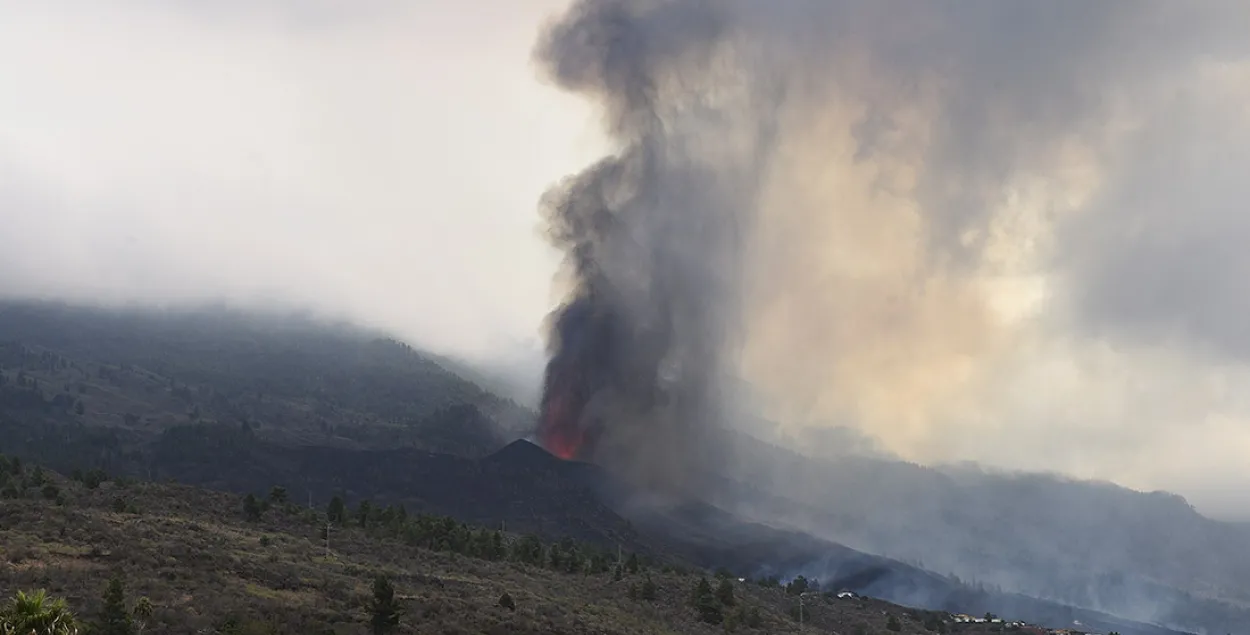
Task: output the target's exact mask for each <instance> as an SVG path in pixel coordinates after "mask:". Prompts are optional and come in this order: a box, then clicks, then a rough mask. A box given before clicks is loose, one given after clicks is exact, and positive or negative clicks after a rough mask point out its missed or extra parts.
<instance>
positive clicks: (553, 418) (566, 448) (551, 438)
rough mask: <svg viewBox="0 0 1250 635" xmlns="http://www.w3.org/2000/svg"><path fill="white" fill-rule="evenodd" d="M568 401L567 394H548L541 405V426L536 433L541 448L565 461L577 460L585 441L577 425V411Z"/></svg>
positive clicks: (569, 399)
mask: <svg viewBox="0 0 1250 635" xmlns="http://www.w3.org/2000/svg"><path fill="white" fill-rule="evenodd" d="M570 401H572V399H571V397H570V395H569V394H568V393H567V392H554V393H549V394H548V395H547V396H546V399H545V400H544V403H543V413H542V425H541V426H540V427H539V431H538V432H539V439H540V441H541V442H542V445H543V447H545V448H546V449H547V451H548V452H551V453H552V454H554V455H556V456H558V457H560V458H562V459H564V460H566V461H567V460H572V459H575V458H577V456H578V453H579V452H580V451H581V449H582V446H583V442H584V441H585V437H584V434H583V432H582V430H581V428H580V427H579V426H578V425H577V418H578V413H577V409H576V408H573V407H572V406H571V404H570Z"/></svg>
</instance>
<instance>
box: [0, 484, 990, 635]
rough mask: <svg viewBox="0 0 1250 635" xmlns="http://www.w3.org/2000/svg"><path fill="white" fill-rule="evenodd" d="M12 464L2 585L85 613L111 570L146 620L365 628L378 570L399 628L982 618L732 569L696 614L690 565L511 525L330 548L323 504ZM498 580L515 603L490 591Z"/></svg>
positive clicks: (376, 530) (669, 627)
mask: <svg viewBox="0 0 1250 635" xmlns="http://www.w3.org/2000/svg"><path fill="white" fill-rule="evenodd" d="M10 468H11V465H10V464H9V463H8V462H5V464H4V466H3V470H2V471H3V473H4V478H5V480H6V482H7V483H8V485H6V486H5V487H6V491H7V492H8V496H6V498H5V499H3V500H0V528H2V529H3V531H4V535H5V540H4V543H3V546H2V547H0V549H2V554H0V555H2V556H3V558H2V562H0V592H2V593H3V594H4V595H6V596H7V595H10V594H11V593H12V592H14V591H15V590H17V589H34V588H45V589H47V590H48V591H49V592H50V593H51V594H52V595H54V596H57V597H63V598H65V599H67V600H68V601H69V603H70V605H71V607H72V608H73V609H74V610H76V611H77V612H78V613H79V615H80V617H82V618H85V619H88V620H90V619H92V618H94V617H95V616H96V615H97V614H98V612H99V611H100V608H101V600H100V597H101V595H102V592H103V590H104V588H105V586H106V583H107V581H108V580H109V578H111V577H113V576H120V577H121V578H122V579H123V580H124V582H125V586H126V589H127V591H128V593H129V596H130V598H131V600H132V602H133V600H134V599H136V598H138V597H139V596H143V597H147V598H148V599H149V600H150V601H151V603H152V605H153V607H154V610H153V612H152V616H151V617H150V618H149V619H148V620H147V624H146V626H147V628H148V629H149V630H150V631H151V632H158V633H170V634H181V633H205V632H208V633H255V634H260V633H301V634H303V633H314V634H321V633H362V632H365V620H366V619H367V614H366V612H365V609H364V608H363V607H365V606H366V604H367V601H368V598H369V595H370V583H371V582H372V580H373V579H374V577H375V576H376V575H378V574H383V575H386V576H387V577H388V578H389V579H390V580H391V582H392V584H393V585H394V588H395V590H396V594H397V597H398V598H399V601H400V604H401V608H402V610H403V618H402V619H401V622H400V626H399V629H398V630H397V631H396V632H398V633H440V634H446V633H500V634H502V633H518V634H524V633H534V634H538V633H543V634H567V635H576V634H580V633H601V634H616V633H619V634H627V633H629V634H635V633H636V634H642V633H648V634H651V633H691V634H696V633H722V632H724V631H725V630H726V629H728V630H732V631H737V632H742V633H798V632H810V627H814V628H816V629H819V630H820V631H822V632H830V631H832V632H839V633H858V634H861V635H875V634H885V633H900V634H902V635H919V634H920V633H927V632H931V631H929V630H926V626H928V628H929V629H933V630H935V631H936V630H940V631H946V630H948V629H956V628H958V629H959V632H967V633H969V634H970V635H972V634H975V633H981V632H988V625H985V626H978V625H957V624H954V623H953V622H952V621H951V618H950V616H949V615H943V614H938V613H925V612H919V611H914V610H909V609H905V608H903V607H898V606H894V605H889V604H886V603H884V602H880V601H875V600H869V599H860V598H837V597H836V596H834V594H832V593H826V594H823V595H821V594H816V593H813V594H811V595H809V596H808V597H807V598H805V599H804V604H805V608H804V614H803V619H804V622H805V623H806V624H807V625H808V627H809V629H801V628H800V627H799V624H798V623H797V622H796V619H795V618H796V617H797V612H796V611H797V608H798V597H797V596H795V595H793V594H790V593H787V591H786V590H784V589H781V588H777V587H764V586H760V585H758V584H754V583H739V582H737V581H729V582H728V584H729V586H730V587H731V588H732V593H733V604H732V605H726V604H725V603H724V602H721V601H719V600H718V601H716V602H713V603H712V608H713V609H714V610H711V609H706V607H705V610H709V612H710V613H711V615H708V618H707V619H708V620H710V621H704V620H703V619H701V617H700V616H701V615H702V613H700V610H699V609H697V608H696V607H695V606H693V605H692V600H691V598H692V592H693V591H694V589H695V588H696V584H697V582H698V579H699V577H700V575H699V574H697V573H692V572H684V571H680V570H674V569H672V568H661V567H658V566H654V565H652V566H648V565H646V564H642V565H640V568H639V570H637V571H636V572H631V571H630V568H629V567H627V566H623V567H622V571H621V575H620V579H617V576H616V572H615V564H613V563H612V562H611V561H607V562H605V563H604V564H602V565H598V564H592V563H595V562H597V560H595V557H588V558H587V559H586V560H585V561H584V562H583V561H582V560H578V562H579V563H582V564H578V565H576V566H574V565H561V567H560V570H553V569H552V567H551V566H550V565H549V564H548V562H547V559H548V557H549V556H547V555H546V554H548V553H550V552H551V551H552V549H551V545H545V546H543V548H542V550H541V551H539V552H538V555H539V561H540V562H542V563H543V564H532V563H527V562H523V561H522V560H523V559H524V557H523V556H520V555H518V554H520V553H522V552H523V549H521V548H519V547H518V545H521V544H525V543H524V541H523V540H522V539H521V538H519V537H517V536H514V535H504V536H503V537H504V540H503V542H502V543H501V544H502V545H503V548H502V549H500V550H499V551H496V552H491V551H490V550H489V549H487V550H482V551H478V552H474V551H472V549H471V548H465V549H464V550H463V551H462V552H460V553H457V552H456V550H455V549H456V548H453V547H445V548H441V549H431V548H429V547H427V546H423V539H422V538H420V537H419V536H420V535H421V534H420V533H419V532H418V531H417V529H416V528H418V527H421V526H427V527H428V526H438V523H437V522H430V521H427V520H423V519H420V518H410V519H409V520H406V521H397V520H395V517H394V516H388V514H389V513H390V512H389V511H388V510H385V509H383V508H381V507H380V506H379V507H377V508H375V514H374V515H371V516H368V519H369V520H368V522H367V523H366V525H365V526H364V527H361V526H359V523H357V522H355V520H354V517H353V521H352V522H350V523H348V524H347V526H334V527H332V529H331V532H330V540H329V552H328V555H327V549H326V541H325V540H324V534H323V533H321V529H320V528H321V527H322V526H323V525H322V522H323V515H322V514H321V513H320V512H319V511H311V510H307V509H304V508H303V507H302V506H299V505H293V504H289V503H281V502H277V503H274V504H272V505H271V506H270V508H269V509H267V510H265V511H262V512H259V518H256V519H254V520H249V519H248V518H247V517H246V514H245V511H244V510H245V508H246V506H245V504H244V501H243V500H242V499H241V498H240V497H239V496H235V495H230V494H225V493H220V492H211V491H206V490H202V489H198V488H194V487H187V486H180V485H172V484H156V483H140V482H130V481H104V482H103V483H100V484H98V485H95V484H94V483H91V485H92V486H91V487H89V485H88V484H85V483H83V482H79V481H74V480H69V479H66V478H64V477H62V476H60V475H57V474H55V473H52V472H49V471H36V470H34V469H32V468H31V467H30V466H29V465H26V466H23V467H19V468H17V470H11V469H10ZM384 518H389V520H384ZM452 526H453V527H454V525H452ZM404 528H407V529H404ZM453 535H454V533H453ZM466 535H470V534H466ZM583 550H584V551H583V553H585V554H588V556H589V554H592V553H593V552H591V551H589V550H585V548H583ZM574 552H575V550H573V549H570V548H568V547H566V548H565V549H564V550H563V551H562V553H564V554H572V553H574ZM567 557H572V556H567ZM567 557H566V562H570V561H568V560H567ZM570 567H572V568H573V569H575V570H574V571H571V572H570V571H569V569H570ZM647 580H651V581H652V582H653V583H654V584H655V588H654V591H653V599H648V598H647V597H644V596H648V595H652V592H651V591H647V592H644V591H643V589H644V588H645V586H646V581H647ZM713 582H715V580H713ZM505 593H506V594H508V595H509V596H510V597H511V598H512V599H513V600H514V602H515V610H510V609H506V608H503V607H501V606H500V605H499V600H500V598H501V596H502V595H503V594H505ZM713 622H714V623H713ZM892 627H893V628H892Z"/></svg>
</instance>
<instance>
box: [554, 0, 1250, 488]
mask: <svg viewBox="0 0 1250 635" xmlns="http://www.w3.org/2000/svg"><path fill="white" fill-rule="evenodd" d="M1247 27H1250V9H1248V8H1247V7H1246V6H1245V5H1244V4H1242V3H1237V2H1231V1H1229V2H1205V3H1202V4H1185V5H1181V4H1177V3H1169V2H1162V1H1158V2H1154V1H1151V2H1127V1H1111V2H1100V3H1002V2H992V1H973V2H963V1H961V2H955V1H939V2H928V1H925V2H920V1H909V0H887V1H883V2H824V1H819V2H818V1H815V0H810V1H802V0H796V1H794V2H787V3H782V4H776V3H757V2H746V1H745V0H743V1H732V0H731V1H726V2H705V1H701V0H667V1H662V0H637V1H629V0H584V1H582V2H578V3H576V4H575V5H574V6H573V7H572V8H571V9H570V10H569V12H568V13H567V14H566V15H565V16H564V17H563V18H562V19H561V20H559V21H558V22H556V23H555V24H554V25H553V26H552V27H551V28H550V29H549V30H548V31H547V32H546V33H545V34H544V36H543V38H542V41H541V44H540V45H539V47H538V54H537V57H538V60H539V62H540V65H541V67H542V69H543V71H544V72H545V74H546V75H547V76H548V77H549V78H551V79H553V80H554V81H555V83H557V84H558V85H559V86H561V87H563V88H565V89H566V90H570V91H573V92H576V93H578V94H580V95H582V96H584V97H586V98H587V99H589V100H591V101H592V102H593V103H594V104H596V105H597V106H598V107H599V108H600V110H601V112H602V114H603V122H604V126H605V129H606V130H607V131H608V132H609V133H610V134H611V136H612V138H613V139H614V141H615V143H616V149H615V151H614V153H613V154H612V156H610V157H609V158H607V159H605V160H604V161H603V162H601V163H599V164H596V165H594V166H592V167H591V168H589V169H588V170H587V171H585V172H583V173H582V174H580V175H578V176H575V177H571V178H570V179H569V180H567V181H565V182H562V183H561V184H560V185H558V186H557V187H555V188H554V189H553V190H552V192H551V193H549V194H548V196H547V197H546V199H545V200H544V204H543V209H544V211H545V214H546V218H547V219H548V221H549V223H550V228H551V235H552V237H553V239H554V242H555V244H556V245H557V246H559V247H560V248H561V249H562V250H564V252H565V254H566V258H567V262H566V265H567V269H568V280H569V281H570V287H571V289H572V290H571V292H570V294H569V296H568V300H567V302H566V303H565V304H564V305H563V307H562V308H561V309H560V310H559V311H557V314H556V315H555V316H554V318H553V322H552V324H553V327H552V336H551V348H552V358H551V363H550V365H549V367H548V376H547V388H546V393H545V394H546V400H547V401H546V402H545V404H546V405H545V412H546V416H547V420H546V422H545V424H544V426H545V428H544V429H545V430H546V431H547V432H548V434H550V435H553V436H552V438H560V439H563V438H565V437H568V438H571V439H574V441H573V445H576V446H577V447H578V448H579V449H578V450H576V453H579V454H581V453H588V454H595V453H596V448H599V449H600V450H602V449H603V448H605V447H612V448H614V449H613V450H612V451H611V452H610V454H611V455H613V456H616V457H625V458H624V459H622V460H625V461H628V462H631V463H633V462H637V461H643V462H644V463H647V464H648V466H649V468H655V466H656V465H662V466H671V465H680V464H682V463H683V462H684V461H687V460H690V459H689V458H688V455H691V454H696V453H697V452H696V450H697V449H698V448H699V447H700V446H699V445H698V444H695V443H692V442H688V441H687V440H686V439H687V437H692V436H693V437H698V436H699V434H703V433H706V432H707V431H708V430H710V429H714V428H716V427H717V421H718V419H720V418H723V417H726V416H729V415H731V414H733V413H726V412H724V411H723V408H724V406H725V404H726V403H728V401H727V399H726V398H725V395H723V394H718V388H719V387H720V386H722V385H723V384H722V382H723V380H724V379H725V378H726V377H729V376H736V377H741V378H745V379H746V380H748V381H749V382H750V384H751V385H752V386H754V387H755V388H756V389H757V390H758V391H759V392H760V393H761V395H762V397H761V398H760V399H759V400H758V401H757V402H756V403H755V404H754V405H755V406H756V407H757V408H759V409H761V410H763V411H765V412H766V413H767V414H769V415H771V416H773V417H775V418H776V419H778V420H779V421H782V422H784V424H785V425H788V426H790V427H791V428H792V429H796V430H797V429H798V428H802V427H804V426H809V427H810V426H813V425H828V424H833V425H840V426H849V427H853V428H857V429H859V430H861V431H863V432H865V433H867V434H870V435H872V436H874V437H876V438H879V439H880V440H881V441H882V442H883V443H884V444H885V445H886V446H887V447H889V448H890V449H891V450H894V451H896V452H898V453H900V454H901V455H903V456H905V457H907V458H912V459H918V460H941V459H947V460H950V459H981V460H986V459H989V460H990V461H991V462H995V463H999V464H1008V465H1011V466H1013V467H1025V468H1032V469H1039V468H1044V469H1057V470H1062V471H1067V472H1069V473H1073V474H1076V475H1079V476H1090V475H1105V474H1107V473H1108V471H1114V472H1115V473H1117V476H1118V477H1120V478H1122V480H1124V481H1126V482H1128V483H1129V484H1130V485H1137V486H1141V487H1151V486H1156V485H1157V484H1158V481H1157V479H1155V475H1157V474H1159V473H1161V472H1168V471H1174V473H1179V472H1182V471H1184V470H1185V469H1186V468H1185V467H1184V465H1186V464H1189V463H1190V462H1191V461H1192V460H1193V459H1194V456H1195V455H1191V454H1187V453H1185V454H1182V453H1177V454H1176V455H1175V456H1171V457H1164V458H1162V459H1160V457H1158V456H1157V455H1156V456H1150V454H1151V453H1149V452H1147V451H1145V448H1147V447H1161V445H1160V444H1164V443H1166V442H1167V441H1166V439H1167V438H1169V437H1172V436H1174V435H1176V434H1182V432H1181V430H1182V429H1183V428H1181V427H1179V425H1178V422H1180V421H1183V420H1186V419H1188V420H1189V421H1191V422H1192V426H1208V427H1209V430H1208V432H1209V433H1210V434H1211V435H1216V434H1217V433H1216V432H1215V428H1216V427H1218V428H1219V431H1218V438H1219V439H1221V441H1222V442H1223V443H1226V444H1228V446H1227V447H1229V448H1230V449H1228V450H1226V451H1224V452H1221V454H1224V453H1227V452H1240V451H1244V450H1247V449H1250V425H1247V424H1246V422H1247V421H1250V409H1247V408H1246V406H1245V404H1242V403H1240V400H1239V399H1236V398H1234V397H1232V392H1230V391H1235V388H1234V387H1243V388H1244V387H1246V386H1247V384H1246V383H1245V382H1246V373H1245V362H1246V361H1247V360H1246V359H1245V355H1244V352H1245V351H1248V350H1250V346H1248V345H1247V342H1250V338H1246V337H1245V333H1246V331H1245V329H1243V328H1240V327H1239V325H1238V322H1239V316H1240V314H1241V313H1244V311H1241V310H1240V309H1242V308H1244V307H1242V306H1241V300H1239V299H1238V298H1239V297H1240V295H1241V294H1238V293H1236V292H1235V291H1234V289H1235V288H1236V284H1237V282H1236V281H1237V280H1238V279H1240V276H1244V274H1245V273H1247V271H1250V261H1246V258H1245V257H1243V256H1241V255H1240V254H1242V253H1244V250H1242V249H1241V248H1240V247H1239V245H1238V243H1239V238H1236V237H1239V236H1244V235H1245V232H1246V231H1247V229H1248V228H1246V227H1245V226H1244V225H1245V221H1244V219H1243V218H1242V217H1243V216H1244V214H1238V213H1236V212H1235V211H1234V210H1237V209H1240V207H1241V206H1242V205H1243V203H1242V201H1244V200H1246V198H1247V197H1246V194H1250V192H1247V189H1248V188H1247V186H1246V185H1245V184H1244V179H1240V178H1238V176H1237V175H1240V174H1244V172H1245V169H1246V168H1247V167H1248V164H1247V160H1248V159H1250V157H1248V156H1247V148H1250V134H1248V133H1247V130H1248V126H1250V117H1247V115H1246V112H1247V109H1246V108H1245V104H1246V103H1247V96H1248V95H1250V93H1248V92H1247V90H1248V89H1247V86H1250V43H1248V42H1247V41H1246V40H1245V38H1244V37H1243V34H1244V33H1245V32H1246V29H1247ZM1204 422H1206V423H1204ZM1191 430H1192V428H1191ZM696 432H697V433H698V434H696ZM587 435H590V436H587ZM594 435H603V436H604V437H610V438H611V439H612V440H611V443H610V444H609V443H608V442H607V441H603V442H602V443H588V442H587V439H589V438H592V437H594ZM1203 438H1216V436H1209V437H1208V436H1205V435H1204V436H1203ZM1010 441H1014V443H1012V442H1010ZM557 443H563V441H559V442H557ZM579 444H580V445H579ZM1123 444H1130V445H1135V446H1137V447H1140V448H1142V451H1141V452H1137V453H1135V452H1118V453H1116V454H1115V456H1114V457H1109V456H1108V452H1109V451H1110V449H1111V448H1113V447H1117V446H1122V445H1123ZM1052 446H1053V447H1052ZM1039 448H1046V451H1039ZM1232 448H1240V449H1238V450H1234V449H1232ZM1230 456H1231V455H1230ZM643 457H645V459H644V458H643ZM1151 461H1154V462H1155V463H1153V464H1152V465H1157V467H1158V470H1160V471H1152V470H1151V469H1148V468H1147V463H1149V462H1151ZM1109 464H1114V467H1111V468H1110V470H1109V469H1108V466H1109ZM666 469H667V468H666ZM663 471H664V470H658V471H657V470H655V469H649V470H648V472H649V473H652V474H655V473H662V472H663Z"/></svg>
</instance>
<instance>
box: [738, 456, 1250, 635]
mask: <svg viewBox="0 0 1250 635" xmlns="http://www.w3.org/2000/svg"><path fill="white" fill-rule="evenodd" d="M739 441H740V442H739V447H738V449H737V453H736V454H735V455H734V460H733V461H732V464H733V465H734V467H735V469H734V472H733V474H732V477H733V478H735V479H741V480H740V481H739V482H738V485H736V486H733V487H725V488H722V491H723V492H726V493H727V494H726V495H724V496H722V497H721V499H720V500H719V503H720V504H721V505H722V506H723V507H725V508H727V509H731V510H734V511H735V512H736V513H738V514H740V515H742V516H744V517H746V518H755V519H764V520H771V521H773V522H776V521H778V520H784V522H785V523H786V524H788V525H789V526H790V527H792V528H793V529H795V530H796V531H803V532H807V533H811V534H813V535H816V536H819V537H821V538H825V539H827V540H831V541H834V542H838V543H841V544H845V545H848V546H850V547H852V548H855V549H858V550H861V551H866V552H869V553H875V554H881V555H884V556H888V557H892V558H897V559H899V560H903V561H906V562H911V563H915V564H917V565H918V566H921V567H923V568H926V569H929V570H932V571H937V572H940V573H943V574H947V575H954V576H957V577H958V578H961V579H963V580H971V581H975V582H977V583H979V584H981V585H984V586H986V587H988V588H993V589H1001V590H1002V591H1004V592H1008V593H1019V594H1024V595H1029V596H1033V597H1038V598H1044V599H1049V600H1052V601H1054V602H1058V603H1062V604H1067V605H1071V606H1082V607H1087V608H1091V609H1095V610H1101V611H1106V612H1109V613H1114V614H1117V615H1121V616H1124V617H1127V618H1129V619H1134V620H1138V621H1144V622H1153V623H1159V624H1164V625H1170V626H1172V627H1175V628H1181V629H1190V630H1194V631H1205V632H1208V633H1213V634H1216V633H1250V626H1247V625H1250V531H1247V527H1246V526H1244V525H1238V524H1234V523H1225V522H1220V521H1215V520H1212V519H1209V518H1206V517H1204V516H1202V515H1200V514H1198V513H1197V512H1196V511H1194V509H1193V508H1192V507H1190V506H1189V505H1188V504H1187V503H1186V502H1185V501H1184V499H1182V498H1181V497H1179V496H1176V495H1173V494H1167V493H1164V492H1151V493H1146V492H1136V491H1132V490H1129V489H1126V488H1122V487H1118V486H1116V485H1112V484H1110V483H1099V482H1088V481H1078V480H1073V479H1065V478H1061V477H1058V476H1053V475H1043V474H1011V473H992V472H985V471H981V470H978V469H975V468H968V467H961V468H930V467H924V466H918V465H912V464H907V463H903V462H899V461H890V460H883V459H877V458H867V457H854V456H847V457H842V458H838V459H831V460H815V459H811V458H807V457H802V456H800V455H798V454H795V453H792V452H789V451H787V450H783V449H781V448H777V447H772V446H767V445H765V444H762V443H760V442H758V441H756V440H753V439H740V440H739ZM830 483H837V487H829V486H828V484H830ZM747 484H749V486H747ZM819 569H820V567H819V564H818V563H813V564H812V565H810V566H809V567H806V568H800V570H804V571H807V572H808V573H809V574H811V575H819V574H820V572H819Z"/></svg>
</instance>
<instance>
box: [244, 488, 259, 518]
mask: <svg viewBox="0 0 1250 635" xmlns="http://www.w3.org/2000/svg"><path fill="white" fill-rule="evenodd" d="M262 511H264V510H263V509H262V508H261V506H260V501H259V500H256V495H254V494H248V495H247V497H246V498H244V499H243V515H244V516H245V517H247V519H248V520H251V521H256V520H260V515H261V512H262Z"/></svg>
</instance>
